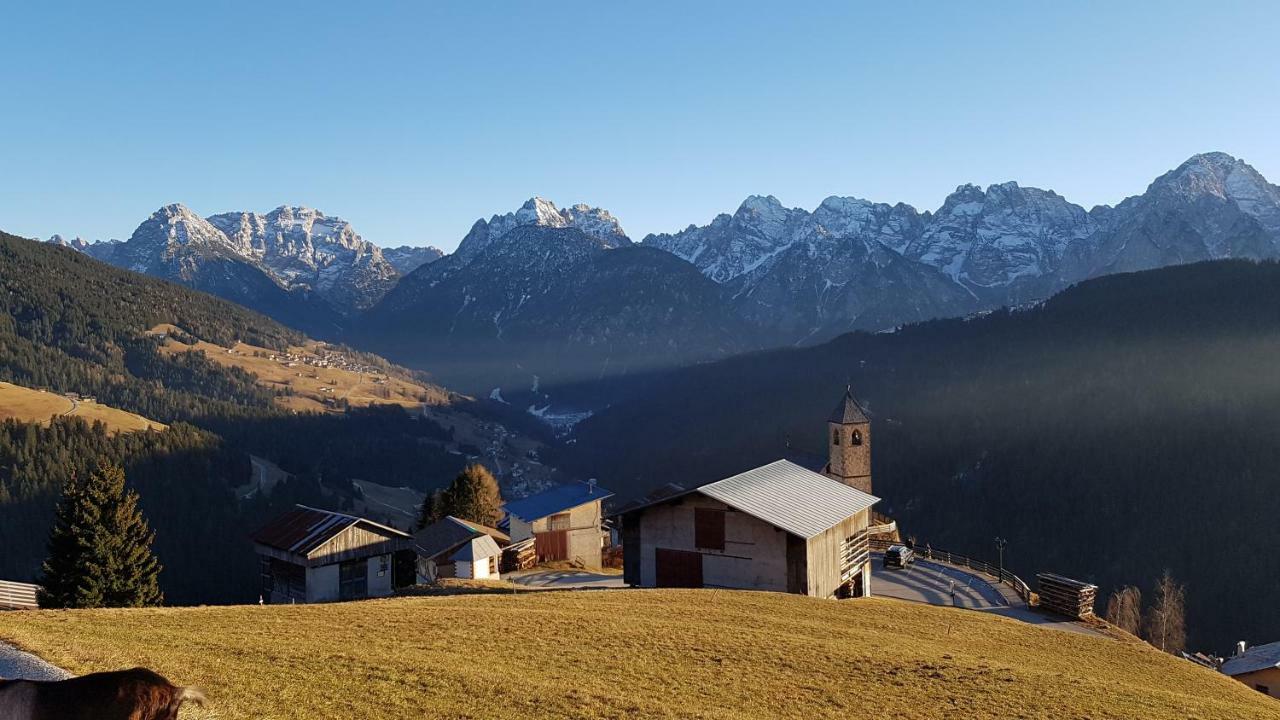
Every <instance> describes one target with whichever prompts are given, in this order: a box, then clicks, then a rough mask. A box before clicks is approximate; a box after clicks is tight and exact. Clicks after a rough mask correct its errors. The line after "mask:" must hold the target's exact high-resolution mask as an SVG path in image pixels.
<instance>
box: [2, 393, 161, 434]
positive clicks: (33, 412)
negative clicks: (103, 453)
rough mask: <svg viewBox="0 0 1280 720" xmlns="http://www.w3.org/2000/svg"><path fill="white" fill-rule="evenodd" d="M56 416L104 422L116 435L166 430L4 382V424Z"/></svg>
mask: <svg viewBox="0 0 1280 720" xmlns="http://www.w3.org/2000/svg"><path fill="white" fill-rule="evenodd" d="M55 415H74V416H76V417H82V418H84V419H85V420H88V421H89V422H93V421H95V420H101V421H102V422H103V423H105V424H106V426H107V428H108V429H110V430H111V431H113V432H121V431H123V432H132V431H134V430H146V429H147V428H155V429H156V430H163V429H165V426H164V425H162V424H161V423H158V422H155V421H154V420H148V419H147V418H144V417H142V416H141V415H134V414H133V413H130V412H125V411H124V410H117V409H116V408H113V407H108V406H106V405H99V404H98V403H96V402H89V401H85V400H79V401H76V402H72V401H71V400H70V399H68V398H66V397H64V396H62V395H59V394H57V393H51V392H43V391H40V390H32V389H31V388H26V387H22V386H21V385H11V384H9V383H6V382H0V420H7V419H9V418H15V419H18V420H23V421H27V422H48V421H49V418H51V417H53V416H55Z"/></svg>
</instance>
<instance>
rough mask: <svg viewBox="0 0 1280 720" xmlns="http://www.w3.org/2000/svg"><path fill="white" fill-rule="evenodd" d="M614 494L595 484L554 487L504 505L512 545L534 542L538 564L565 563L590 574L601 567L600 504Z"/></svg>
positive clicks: (601, 518) (602, 533)
mask: <svg viewBox="0 0 1280 720" xmlns="http://www.w3.org/2000/svg"><path fill="white" fill-rule="evenodd" d="M610 497H613V493H612V492H610V491H608V490H605V489H604V488H602V487H600V486H598V485H596V484H595V483H594V482H585V483H583V482H574V483H568V484H565V485H557V486H556V487H553V488H551V489H549V490H544V491H543V492H540V493H538V494H536V495H530V496H529V497H527V498H524V499H522V500H513V501H512V502H509V503H507V504H506V505H505V506H504V507H503V509H504V510H506V513H507V517H506V520H505V522H506V524H507V527H508V529H509V532H510V535H511V542H513V543H518V542H522V541H524V540H528V539H529V538H533V539H534V546H535V548H536V552H537V556H538V562H540V563H543V562H554V561H557V560H567V561H570V562H575V563H579V564H581V565H582V566H583V567H585V568H587V569H591V570H599V569H600V568H601V566H602V565H603V562H602V560H603V558H602V556H601V550H603V548H604V539H605V533H604V530H603V529H602V523H603V522H604V510H603V502H604V501H605V500H606V499H608V498H610Z"/></svg>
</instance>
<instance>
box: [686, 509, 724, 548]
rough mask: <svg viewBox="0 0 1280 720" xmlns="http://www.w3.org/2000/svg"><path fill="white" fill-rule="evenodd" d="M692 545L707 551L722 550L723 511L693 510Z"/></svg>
mask: <svg viewBox="0 0 1280 720" xmlns="http://www.w3.org/2000/svg"><path fill="white" fill-rule="evenodd" d="M693 544H694V545H695V546H696V547H699V548H705V549H707V550H724V511H723V510H711V509H708V508H694V511H693Z"/></svg>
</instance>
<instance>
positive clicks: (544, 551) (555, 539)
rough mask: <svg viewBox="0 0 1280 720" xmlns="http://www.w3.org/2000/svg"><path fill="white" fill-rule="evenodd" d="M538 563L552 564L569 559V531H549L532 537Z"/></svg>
mask: <svg viewBox="0 0 1280 720" xmlns="http://www.w3.org/2000/svg"><path fill="white" fill-rule="evenodd" d="M533 546H534V550H535V551H536V552H537V554H538V562H540V563H543V562H554V561H556V560H568V559H569V531H568V530H549V531H547V532H540V533H537V534H536V535H534V536H533Z"/></svg>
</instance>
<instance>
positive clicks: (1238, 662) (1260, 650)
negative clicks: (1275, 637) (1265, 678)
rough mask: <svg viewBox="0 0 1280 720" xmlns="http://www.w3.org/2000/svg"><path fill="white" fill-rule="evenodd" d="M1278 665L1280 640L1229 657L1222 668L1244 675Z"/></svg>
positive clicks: (1279, 664)
mask: <svg viewBox="0 0 1280 720" xmlns="http://www.w3.org/2000/svg"><path fill="white" fill-rule="evenodd" d="M1277 666H1280V642H1273V643H1267V644H1266V645H1259V646H1257V647H1252V648H1249V649H1248V650H1246V651H1245V652H1244V654H1243V655H1237V656H1235V657H1233V658H1228V659H1227V661H1226V662H1224V663H1222V668H1221V669H1222V672H1223V673H1225V674H1227V675H1243V674H1245V673H1251V672H1256V671H1258V670H1266V669H1267V668H1273V667H1277Z"/></svg>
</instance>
